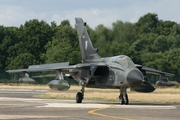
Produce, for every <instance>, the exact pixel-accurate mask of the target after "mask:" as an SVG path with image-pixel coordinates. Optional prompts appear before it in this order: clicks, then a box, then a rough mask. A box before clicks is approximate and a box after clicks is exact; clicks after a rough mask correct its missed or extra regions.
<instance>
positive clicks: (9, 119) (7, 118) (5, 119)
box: [0, 115, 67, 120]
mask: <svg viewBox="0 0 180 120" xmlns="http://www.w3.org/2000/svg"><path fill="white" fill-rule="evenodd" d="M64 117H67V116H32V115H31V116H28V115H0V120H13V119H16V120H17V119H51V118H64Z"/></svg>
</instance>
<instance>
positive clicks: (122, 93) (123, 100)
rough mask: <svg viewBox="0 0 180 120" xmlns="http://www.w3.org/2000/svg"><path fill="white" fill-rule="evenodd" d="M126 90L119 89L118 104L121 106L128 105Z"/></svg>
mask: <svg viewBox="0 0 180 120" xmlns="http://www.w3.org/2000/svg"><path fill="white" fill-rule="evenodd" d="M126 89H127V88H124V87H123V88H120V95H119V100H120V104H121V105H123V104H126V105H128V104H129V99H128V95H127V92H126Z"/></svg>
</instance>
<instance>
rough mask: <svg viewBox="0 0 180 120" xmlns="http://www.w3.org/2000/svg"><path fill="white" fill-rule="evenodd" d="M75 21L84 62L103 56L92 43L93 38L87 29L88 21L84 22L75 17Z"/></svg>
mask: <svg viewBox="0 0 180 120" xmlns="http://www.w3.org/2000/svg"><path fill="white" fill-rule="evenodd" d="M75 21H76V29H77V34H78V38H79V44H80V49H81V56H82V62H83V63H86V62H87V61H88V60H91V59H99V58H101V57H100V56H99V54H98V53H97V52H98V50H97V49H96V48H94V47H93V45H92V42H91V39H90V37H89V35H88V32H87V30H86V23H84V22H83V20H82V19H81V18H75Z"/></svg>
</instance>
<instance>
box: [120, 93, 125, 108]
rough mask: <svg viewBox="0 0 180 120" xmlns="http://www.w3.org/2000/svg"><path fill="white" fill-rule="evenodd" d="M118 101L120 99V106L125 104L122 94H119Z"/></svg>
mask: <svg viewBox="0 0 180 120" xmlns="http://www.w3.org/2000/svg"><path fill="white" fill-rule="evenodd" d="M119 99H120V104H121V105H123V104H125V101H124V98H123V94H120V96H119Z"/></svg>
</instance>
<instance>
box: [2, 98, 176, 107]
mask: <svg viewBox="0 0 180 120" xmlns="http://www.w3.org/2000/svg"><path fill="white" fill-rule="evenodd" d="M4 100H5V101H22V102H23V101H24V102H33V103H43V104H45V105H43V106H36V107H39V108H41V107H52V108H107V107H110V106H111V105H112V104H100V103H95V102H92V101H91V102H89V103H87V102H84V103H80V104H79V103H75V100H55V99H28V98H8V97H0V101H4ZM114 108H126V109H176V108H177V107H176V106H173V105H114Z"/></svg>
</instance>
